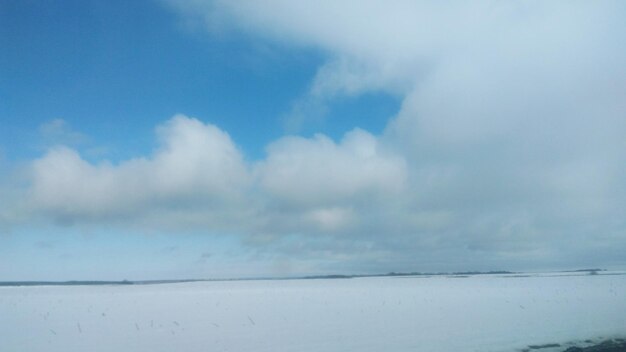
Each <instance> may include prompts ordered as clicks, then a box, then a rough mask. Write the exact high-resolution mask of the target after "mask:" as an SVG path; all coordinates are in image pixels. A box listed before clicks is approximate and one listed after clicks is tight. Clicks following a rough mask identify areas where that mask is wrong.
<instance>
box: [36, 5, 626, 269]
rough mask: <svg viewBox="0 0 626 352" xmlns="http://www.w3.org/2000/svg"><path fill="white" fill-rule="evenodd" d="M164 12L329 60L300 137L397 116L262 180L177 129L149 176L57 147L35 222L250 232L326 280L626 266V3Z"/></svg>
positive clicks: (304, 145) (168, 133)
mask: <svg viewBox="0 0 626 352" xmlns="http://www.w3.org/2000/svg"><path fill="white" fill-rule="evenodd" d="M169 3H170V4H171V5H172V7H173V8H175V9H177V10H178V11H180V13H181V14H182V18H183V19H184V21H188V20H191V21H202V22H203V23H205V25H206V27H207V28H208V29H209V30H210V31H211V32H213V33H215V32H220V33H225V32H228V31H232V30H235V31H241V32H242V33H246V34H247V35H250V36H252V37H254V38H255V39H259V40H265V41H275V42H280V43H282V44H284V45H287V46H290V45H291V46H294V47H307V48H315V49H317V50H319V51H320V52H321V53H323V55H324V57H325V58H326V62H325V63H324V64H323V65H321V66H320V67H319V68H318V71H317V74H316V76H315V78H314V79H313V81H312V82H311V85H310V90H309V92H308V93H307V95H306V96H304V97H302V98H301V100H300V101H298V102H295V105H294V106H295V107H296V108H295V110H298V109H299V110H302V111H299V112H298V113H300V114H301V115H302V116H304V117H303V118H304V119H306V116H307V114H313V115H315V114H319V111H314V112H313V113H311V111H310V110H311V109H321V108H328V109H332V102H333V101H334V100H336V99H342V98H343V97H346V96H356V95H359V94H363V93H366V92H371V91H376V92H385V93H388V94H392V95H395V96H398V97H400V98H401V105H400V107H399V110H398V113H397V115H396V116H395V117H394V118H393V119H391V120H390V121H389V122H388V124H387V126H386V129H385V131H384V133H382V134H381V135H379V136H375V135H372V134H371V133H369V132H367V131H363V130H361V129H358V128H355V129H354V130H352V131H350V132H348V133H347V134H346V135H345V136H343V138H342V139H341V140H339V141H334V140H331V139H330V138H328V137H327V136H324V135H322V134H318V135H315V136H313V137H311V138H304V137H299V136H286V137H283V138H280V139H278V140H276V141H274V142H273V143H271V144H269V145H268V147H267V157H265V158H264V159H262V160H256V161H252V162H251V161H246V160H245V158H244V157H243V155H242V154H241V153H240V151H239V149H238V148H237V146H236V144H235V143H234V141H232V140H231V139H230V137H229V136H228V134H227V133H226V132H224V131H222V130H220V129H219V128H218V127H216V126H213V125H210V124H206V123H203V122H201V121H199V120H197V119H193V118H189V117H185V116H182V115H179V116H176V117H174V118H172V119H171V120H169V121H167V122H166V123H164V124H163V125H161V126H159V127H157V136H158V139H159V141H160V146H159V148H158V149H156V150H155V151H154V152H153V153H152V154H151V155H149V156H146V157H143V158H136V159H130V160H125V161H122V162H120V163H116V164H113V163H110V162H107V161H101V162H97V163H94V162H89V161H86V160H85V159H84V158H83V157H82V156H81V153H80V151H79V150H77V149H73V148H70V147H67V146H56V147H54V148H51V149H50V150H48V151H47V153H46V154H45V155H44V156H42V157H41V158H39V159H37V160H35V161H34V162H33V163H32V165H31V166H32V167H31V169H30V170H31V184H30V186H29V193H28V197H27V199H28V202H29V206H30V210H31V211H32V212H33V213H34V214H37V215H39V216H44V217H49V218H53V219H56V220H57V221H59V222H61V223H103V222H107V223H109V222H119V223H124V224H130V225H132V226H139V227H142V226H153V227H161V226H165V227H166V228H168V229H173V230H181V229H186V228H194V229H203V230H205V231H207V232H211V233H217V232H228V233H235V234H238V235H239V236H240V237H241V238H242V239H243V243H245V244H246V245H248V246H250V247H251V248H254V249H258V253H257V254H258V255H259V256H267V257H272V258H275V259H277V260H283V259H284V260H287V261H289V260H290V259H293V258H298V259H299V260H301V261H302V263H301V264H302V265H301V266H307V265H308V264H310V265H311V266H314V267H317V268H324V269H327V270H335V269H337V268H340V269H345V270H352V271H382V270H404V269H407V270H448V269H449V270H465V269H499V268H504V269H507V268H519V267H521V268H530V267H533V266H537V267H550V266H552V267H558V266H561V267H563V266H569V265H580V266H588V265H590V266H601V265H602V263H609V264H610V263H621V264H622V265H623V264H624V261H623V258H622V257H623V256H619V255H618V254H617V253H622V252H623V250H626V220H624V219H623V218H624V217H623V212H624V209H626V183H625V182H626V181H624V180H626V154H625V153H624V152H623V151H624V150H626V138H624V136H626V119H624V116H626V103H624V99H623V96H624V92H626V69H625V68H624V65H623V62H626V42H624V41H623V40H622V38H623V37H624V35H626V21H624V15H623V14H624V13H626V11H624V10H626V9H625V8H624V7H626V5H625V4H624V2H620V1H597V2H584V1H569V2H561V1H552V2H545V1H528V2H522V3H513V2H500V1H480V2H471V3H464V2H447V1H444V2H428V1H420V2H415V1H394V2H383V1H365V2H363V1H341V2H336V1H322V2H316V3H314V4H313V3H306V2H294V1H286V0H282V1H279V0H276V1H245V2H232V1H200V0H198V1H192V2H180V1H170V2H169ZM292 122H293V123H294V124H295V125H297V124H299V123H301V121H299V120H298V118H296V119H295V120H294V121H292ZM55 124H56V125H55ZM55 124H52V125H51V126H52V128H51V130H52V131H53V132H54V131H55V130H56V129H59V128H60V129H61V130H62V129H63V128H65V127H63V126H64V124H63V123H61V122H56V123H55ZM57 125H60V126H61V127H59V126H57ZM54 126H57V127H54ZM355 127H356V126H355ZM294 129H295V130H297V126H295V127H294ZM53 134H54V133H53ZM61 134H63V133H61ZM599 243H602V244H603V245H599ZM590 248H592V249H593V250H594V251H596V253H597V252H601V253H604V256H601V255H598V254H593V255H591V254H589V253H588V252H589V249H590ZM615 248H620V249H622V251H621V252H619V251H616V250H615Z"/></svg>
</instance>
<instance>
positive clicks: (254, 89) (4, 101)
mask: <svg viewBox="0 0 626 352" xmlns="http://www.w3.org/2000/svg"><path fill="white" fill-rule="evenodd" d="M324 59H325V57H324V54H323V53H322V52H319V51H315V50H313V49H306V48H300V49H294V48H286V47H283V46H281V45H279V44H276V43H267V42H259V41H257V40H255V39H254V38H251V37H247V36H243V35H241V34H236V33H228V34H226V35H224V36H221V37H218V36H211V35H208V34H207V33H206V32H205V31H203V30H195V31H194V30H190V29H188V28H185V27H184V26H183V25H182V23H181V21H180V19H179V18H178V17H177V15H176V14H175V13H174V12H173V11H171V9H168V8H167V7H165V6H164V5H163V4H162V3H160V2H158V1H148V0H137V1H125V0H124V1H121V0H112V1H99V0H63V1H30V0H4V1H2V2H0V149H2V150H3V153H4V154H5V158H6V159H8V160H14V161H15V160H24V159H29V158H32V157H36V156H37V155H40V154H41V153H42V152H43V145H42V142H41V141H40V140H39V135H38V132H37V129H38V126H40V125H41V124H42V123H45V122H47V121H50V120H52V119H56V118H61V119H64V120H66V121H67V122H68V124H69V125H70V126H71V127H72V128H73V129H74V130H77V131H79V132H81V133H84V134H85V135H87V136H89V137H90V139H91V141H90V142H89V143H88V144H89V146H90V147H98V148H103V150H104V154H100V155H99V156H98V157H103V158H106V159H110V160H113V161H117V160H122V159H125V158H128V157H133V156H138V155H145V154H147V153H149V152H150V151H151V150H152V149H153V148H154V147H155V139H154V133H153V129H154V127H155V126H156V125H158V124H159V123H162V122H163V121H165V120H167V119H169V118H170V117H171V116H172V115H174V114H175V113H183V114H186V115H188V116H193V117H197V118H199V119H201V120H202V121H204V122H210V123H213V124H215V125H217V126H218V127H220V128H221V129H223V130H225V131H226V132H228V133H229V134H230V135H231V137H232V138H233V140H234V141H235V142H236V143H237V144H238V145H239V146H240V147H241V148H242V149H243V151H244V153H245V154H246V156H247V157H248V158H249V159H252V160H254V159H258V158H261V157H262V156H263V153H264V152H263V148H264V146H266V145H267V144H268V143H269V142H271V141H273V140H275V139H277V138H279V137H280V136H281V135H283V134H284V133H285V130H284V121H283V119H284V117H285V115H286V114H288V113H289V111H290V109H291V107H292V104H293V103H294V101H295V100H297V99H298V97H301V96H302V95H303V94H305V93H306V91H307V89H308V87H309V85H310V83H311V80H312V78H313V77H314V75H315V72H316V69H317V68H318V67H319V65H320V64H322V63H323V61H324ZM398 104H399V102H398V100H397V99H396V98H394V97H391V96H389V95H386V94H382V93H380V94H375V93H372V94H367V95H366V96H362V97H352V98H345V99H338V100H335V101H333V102H332V103H331V105H330V106H329V110H328V114H327V116H326V117H325V118H324V119H323V120H322V121H317V122H315V123H310V124H305V125H304V127H303V128H302V129H301V130H300V131H299V132H300V133H301V134H303V135H311V134H313V133H317V132H321V133H325V134H328V135H329V136H331V137H332V138H334V139H338V138H340V137H341V136H342V135H343V133H345V132H346V131H348V130H350V129H352V128H354V127H361V128H363V129H366V130H368V131H370V132H373V133H378V132H380V131H382V129H383V128H384V126H385V124H386V122H387V120H388V119H389V118H390V117H391V116H393V114H394V113H395V112H396V110H397V108H398ZM83 147H85V146H83Z"/></svg>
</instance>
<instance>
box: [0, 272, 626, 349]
mask: <svg viewBox="0 0 626 352" xmlns="http://www.w3.org/2000/svg"><path fill="white" fill-rule="evenodd" d="M608 274H611V275H608ZM625 334H626V275H624V273H623V272H622V273H617V272H613V273H609V272H605V273H603V274H601V275H583V274H576V275H574V274H570V275H562V274H554V275H546V274H542V275H531V276H527V277H516V276H514V275H477V276H470V277H446V276H433V277H371V278H353V279H317V280H263V281H214V282H193V283H177V284H154V285H120V286H38V287H1V288H0V351H3V352H4V351H6V352H12V351H15V352H17V351H29V352H36V351H46V352H50V351H63V352H71V351H81V352H82V351H116V352H119V351H150V352H156V351H190V352H192V351H203V352H204V351H233V352H237V351H259V352H260V351H268V352H270V351H271V352H281V351H294V352H295V351H298V352H307V351H315V352H322V351H323V352H331V351H342V352H346V351H358V352H364V351H390V352H397V351H412V352H415V351H439V352H447V351H520V350H521V349H523V348H525V347H527V346H528V345H529V344H545V343H563V342H567V341H580V340H583V339H587V338H599V337H604V338H610V337H617V336H624V335H625ZM563 349H564V348H561V350H563ZM540 351H542V352H543V351H545V350H543V349H542V350H540Z"/></svg>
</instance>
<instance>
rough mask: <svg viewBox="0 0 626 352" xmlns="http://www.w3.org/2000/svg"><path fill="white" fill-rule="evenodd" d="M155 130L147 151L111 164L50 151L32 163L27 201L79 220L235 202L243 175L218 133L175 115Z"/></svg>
mask: <svg viewBox="0 0 626 352" xmlns="http://www.w3.org/2000/svg"><path fill="white" fill-rule="evenodd" d="M157 134H158V136H159V139H160V142H161V145H160V147H159V149H157V150H156V151H155V152H154V154H153V155H152V156H150V157H147V158H137V159H131V160H126V161H123V162H121V163H119V164H116V165H115V164H111V163H109V162H106V161H104V162H100V163H98V164H92V163H89V162H87V161H85V160H84V159H82V158H81V156H80V155H79V153H78V152H77V151H75V150H73V149H70V148H68V147H63V146H61V147H55V148H53V149H51V150H50V151H48V153H46V155H44V156H43V157H42V158H40V159H38V160H35V161H34V162H33V165H32V188H31V190H30V192H31V195H30V200H31V205H32V207H33V208H34V210H36V211H43V212H49V213H50V214H51V215H53V216H55V217H58V218H59V219H62V220H66V221H81V220H88V219H92V220H93V219H102V218H116V217H121V218H126V217H131V218H132V217H136V216H138V215H144V214H142V213H143V212H148V213H149V212H150V211H153V210H154V209H160V208H172V211H173V212H175V211H176V209H188V208H190V207H192V206H198V207H201V208H205V207H209V208H219V207H227V206H228V205H229V204H230V203H231V202H238V201H239V200H238V199H239V198H240V197H241V196H242V192H245V190H246V188H247V186H248V184H249V182H250V180H249V175H248V170H247V167H246V165H245V163H244V161H243V157H242V155H241V153H240V152H239V150H238V149H237V147H236V146H235V145H234V144H233V143H232V141H231V139H230V137H229V136H228V135H227V134H226V133H224V132H223V131H221V130H220V129H218V128H217V127H215V126H212V125H207V124H203V123H202V122H200V121H198V120H196V119H192V118H188V117H185V116H182V115H178V116H175V117H174V118H172V119H171V120H169V121H168V122H166V123H165V124H163V125H161V126H159V127H158V128H157ZM137 213H139V214H137Z"/></svg>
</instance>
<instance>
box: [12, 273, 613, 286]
mask: <svg viewBox="0 0 626 352" xmlns="http://www.w3.org/2000/svg"><path fill="white" fill-rule="evenodd" d="M599 271H606V269H578V270H565V271H560V272H563V273H577V272H581V273H582V272H588V273H590V274H597V273H598V272H599ZM506 274H522V273H521V272H514V271H506V270H492V271H454V272H433V273H429V272H419V271H412V272H394V271H392V272H389V273H386V274H352V275H337V274H331V275H311V276H298V277H264V278H238V279H185V280H143V281H129V280H122V281H93V280H91V281H4V282H3V281H0V286H96V285H154V284H175V283H184V282H201V281H247V280H313V279H353V278H359V277H361V278H365V277H387V276H424V277H427V276H472V275H506Z"/></svg>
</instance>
